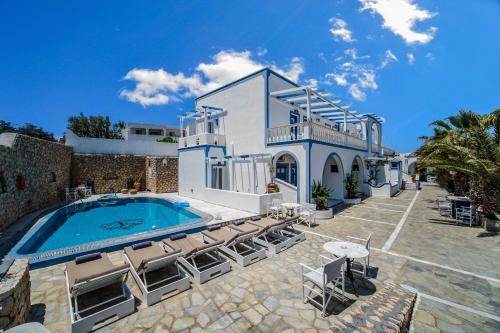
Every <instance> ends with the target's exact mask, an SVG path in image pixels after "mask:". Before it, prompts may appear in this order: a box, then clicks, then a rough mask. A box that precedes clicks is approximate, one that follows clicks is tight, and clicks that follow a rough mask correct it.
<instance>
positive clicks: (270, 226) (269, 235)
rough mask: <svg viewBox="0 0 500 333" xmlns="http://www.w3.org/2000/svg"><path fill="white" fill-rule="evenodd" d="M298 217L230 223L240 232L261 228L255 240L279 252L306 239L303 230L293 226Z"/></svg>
mask: <svg viewBox="0 0 500 333" xmlns="http://www.w3.org/2000/svg"><path fill="white" fill-rule="evenodd" d="M296 219H297V218H292V219H288V220H275V219H272V218H263V219H257V218H254V219H253V220H247V221H246V223H244V224H241V225H230V226H229V227H230V228H232V229H235V230H237V231H239V232H245V231H248V230H251V229H252V228H255V227H257V228H259V232H257V233H256V234H255V235H254V237H253V241H254V242H255V243H257V244H259V245H262V246H264V247H266V248H267V250H268V251H269V252H270V253H271V254H278V253H280V252H281V251H284V250H286V249H288V248H289V247H291V246H292V245H294V244H296V243H298V242H301V241H303V240H305V239H306V237H305V234H304V233H303V232H299V231H297V230H295V229H294V228H293V222H294V221H295V220H296Z"/></svg>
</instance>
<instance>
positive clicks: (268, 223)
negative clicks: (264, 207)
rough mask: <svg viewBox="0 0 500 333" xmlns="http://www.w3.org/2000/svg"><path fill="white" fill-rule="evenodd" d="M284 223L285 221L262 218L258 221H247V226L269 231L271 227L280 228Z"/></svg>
mask: <svg viewBox="0 0 500 333" xmlns="http://www.w3.org/2000/svg"><path fill="white" fill-rule="evenodd" d="M284 223H286V221H279V220H275V219H271V218H264V219H261V220H258V221H248V224H251V225H255V226H258V227H260V228H264V229H269V228H273V227H277V226H280V225H282V224H284Z"/></svg>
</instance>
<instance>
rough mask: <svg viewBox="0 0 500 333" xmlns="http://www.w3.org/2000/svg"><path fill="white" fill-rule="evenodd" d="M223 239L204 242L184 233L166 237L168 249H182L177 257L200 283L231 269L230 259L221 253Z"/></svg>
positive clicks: (165, 241)
mask: <svg viewBox="0 0 500 333" xmlns="http://www.w3.org/2000/svg"><path fill="white" fill-rule="evenodd" d="M222 243H223V242H222V241H219V242H214V243H211V244H204V243H202V242H200V241H199V240H197V239H196V238H194V237H193V236H192V235H186V234H184V233H181V234H177V235H174V236H172V237H170V238H167V239H164V240H163V244H164V246H165V247H166V250H170V251H172V250H179V249H180V250H181V251H182V255H181V256H180V257H179V258H178V259H177V260H178V261H179V263H180V264H181V265H182V267H184V268H185V269H186V270H187V271H188V272H189V273H190V274H191V275H192V276H193V278H194V280H195V281H196V282H198V283H204V282H206V281H208V280H210V279H212V278H214V277H216V276H219V275H222V274H224V273H227V272H229V271H230V270H231V265H230V264H229V261H227V259H225V258H224V257H222V256H221V255H220V254H219V246H220V245H221V244H222Z"/></svg>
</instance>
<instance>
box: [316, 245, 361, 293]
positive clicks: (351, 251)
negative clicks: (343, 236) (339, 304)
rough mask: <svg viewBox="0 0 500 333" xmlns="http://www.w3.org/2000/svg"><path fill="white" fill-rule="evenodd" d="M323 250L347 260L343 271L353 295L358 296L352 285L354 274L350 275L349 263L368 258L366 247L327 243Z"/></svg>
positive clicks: (354, 286)
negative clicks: (351, 287) (350, 285)
mask: <svg viewBox="0 0 500 333" xmlns="http://www.w3.org/2000/svg"><path fill="white" fill-rule="evenodd" d="M323 248H324V249H325V251H328V252H330V253H331V254H333V255H335V256H336V257H343V256H346V257H347V260H346V263H347V265H346V266H347V267H346V271H345V275H346V276H347V277H348V278H349V280H351V283H352V286H353V288H354V293H355V294H356V296H357V295H358V292H357V290H356V285H355V284H354V274H353V273H352V270H351V263H352V261H353V260H354V259H361V258H365V257H368V255H369V254H370V253H369V252H368V250H367V249H366V247H364V246H363V245H361V244H356V243H353V242H341V241H338V242H327V243H325V244H324V245H323Z"/></svg>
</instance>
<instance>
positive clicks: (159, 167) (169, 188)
mask: <svg viewBox="0 0 500 333" xmlns="http://www.w3.org/2000/svg"><path fill="white" fill-rule="evenodd" d="M177 167H178V163H177V158H176V157H168V158H166V157H147V158H146V189H147V190H148V191H151V192H155V193H161V192H177Z"/></svg>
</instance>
